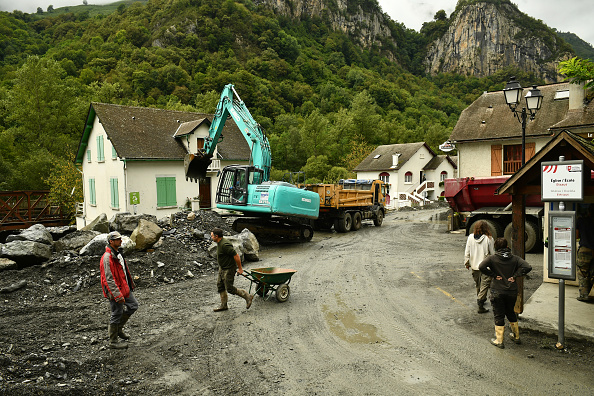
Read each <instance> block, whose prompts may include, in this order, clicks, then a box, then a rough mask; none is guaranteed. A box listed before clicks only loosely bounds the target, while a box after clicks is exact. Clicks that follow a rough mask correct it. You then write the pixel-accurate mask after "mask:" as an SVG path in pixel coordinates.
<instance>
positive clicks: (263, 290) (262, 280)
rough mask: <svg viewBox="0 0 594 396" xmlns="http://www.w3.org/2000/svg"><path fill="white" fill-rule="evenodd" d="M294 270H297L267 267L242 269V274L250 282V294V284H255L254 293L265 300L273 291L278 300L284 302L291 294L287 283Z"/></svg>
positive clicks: (289, 281)
mask: <svg viewBox="0 0 594 396" xmlns="http://www.w3.org/2000/svg"><path fill="white" fill-rule="evenodd" d="M295 272H297V271H296V270H294V269H288V268H276V267H268V268H254V269H253V270H243V274H242V275H243V276H244V277H245V278H247V279H248V280H249V281H250V282H251V283H250V291H249V293H250V294H252V286H255V288H256V294H257V295H259V296H260V297H262V298H264V299H265V300H268V299H269V298H270V296H272V292H274V293H275V295H276V299H277V300H278V301H279V302H285V301H287V300H288V299H289V295H290V294H291V289H290V288H289V283H291V277H292V276H293V274H294V273H295Z"/></svg>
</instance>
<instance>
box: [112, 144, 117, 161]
mask: <svg viewBox="0 0 594 396" xmlns="http://www.w3.org/2000/svg"><path fill="white" fill-rule="evenodd" d="M116 158H118V153H116V151H115V147H113V146H111V159H116Z"/></svg>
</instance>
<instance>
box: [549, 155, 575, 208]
mask: <svg viewBox="0 0 594 396" xmlns="http://www.w3.org/2000/svg"><path fill="white" fill-rule="evenodd" d="M541 166H542V173H541V175H542V180H541V184H540V185H541V186H542V187H541V200H542V201H543V202H549V201H583V199H584V189H583V186H584V178H583V176H582V175H583V170H584V161H583V160H575V161H550V162H541Z"/></svg>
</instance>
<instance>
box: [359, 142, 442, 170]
mask: <svg viewBox="0 0 594 396" xmlns="http://www.w3.org/2000/svg"><path fill="white" fill-rule="evenodd" d="M423 146H425V147H427V149H428V150H429V152H430V153H432V154H433V155H435V153H433V150H431V148H429V146H427V144H425V142H417V143H403V144H388V145H384V146H378V147H377V148H376V149H375V150H373V152H372V153H371V154H369V155H368V156H367V157H366V158H365V159H364V160H363V161H361V163H360V164H359V165H357V166H356V167H355V169H353V171H355V172H362V171H382V170H389V169H394V170H398V169H400V168H401V167H402V165H404V164H405V163H406V161H408V160H409V159H410V158H411V157H412V156H413V155H414V154H415V153H416V152H417V151H419V149H420V148H421V147H423ZM393 154H400V157H398V166H397V167H394V168H393V167H392V155H393ZM376 156H379V157H378V158H375V157H376Z"/></svg>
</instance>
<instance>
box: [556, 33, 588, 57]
mask: <svg viewBox="0 0 594 396" xmlns="http://www.w3.org/2000/svg"><path fill="white" fill-rule="evenodd" d="M557 34H558V35H559V37H561V38H562V39H563V40H565V42H566V43H567V44H569V45H571V47H572V48H573V50H574V51H575V54H576V55H577V56H579V57H580V58H582V59H590V60H592V61H594V47H592V45H590V44H589V43H587V42H585V41H584V40H582V39H581V38H579V37H578V36H577V35H576V34H575V33H571V32H557Z"/></svg>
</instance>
